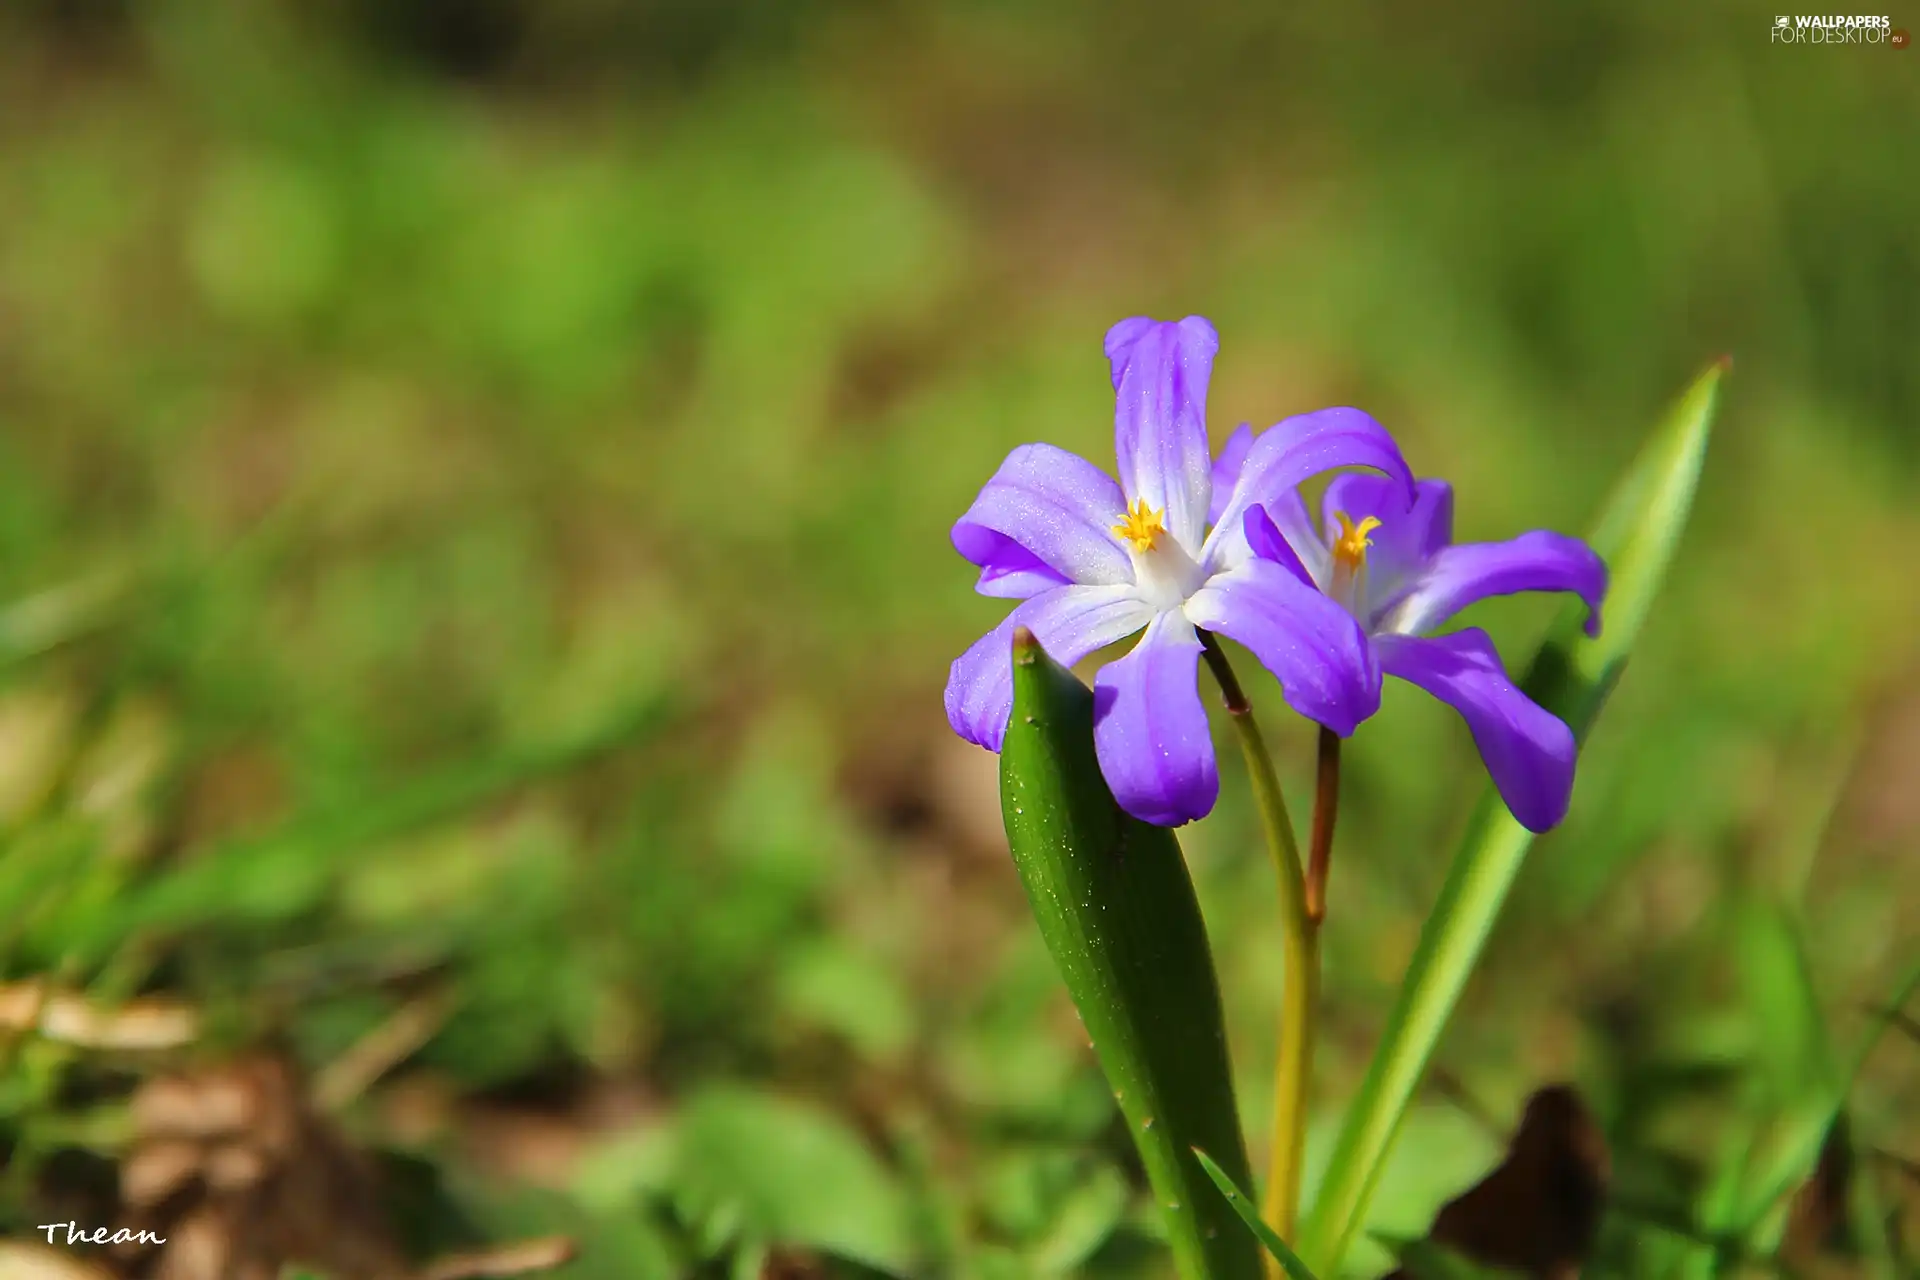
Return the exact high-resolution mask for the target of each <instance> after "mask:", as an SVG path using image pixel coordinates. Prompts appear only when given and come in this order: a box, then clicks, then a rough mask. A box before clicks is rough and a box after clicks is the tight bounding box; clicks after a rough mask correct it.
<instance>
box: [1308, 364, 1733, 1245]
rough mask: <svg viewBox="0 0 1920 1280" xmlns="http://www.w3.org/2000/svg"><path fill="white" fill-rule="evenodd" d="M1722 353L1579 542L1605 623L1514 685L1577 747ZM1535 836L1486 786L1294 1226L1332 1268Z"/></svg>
mask: <svg viewBox="0 0 1920 1280" xmlns="http://www.w3.org/2000/svg"><path fill="white" fill-rule="evenodd" d="M1726 368H1727V365H1726V363H1725V362H1724V361H1723V362H1721V363H1718V364H1715V365H1713V366H1712V367H1710V368H1709V369H1708V370H1707V371H1706V372H1705V373H1703V374H1701V375H1700V377H1699V378H1698V379H1696V380H1695V381H1694V383H1693V385H1692V386H1691V387H1690V388H1688V390H1687V391H1686V393H1685V394H1684V395H1682V396H1681V397H1680V400H1679V402H1678V403H1677V404H1676V405H1675V406H1674V408H1673V409H1672V411H1671V412H1670V413H1669V414H1668V416H1667V418H1666V420H1665V421H1664V422H1663V423H1662V425H1661V426H1660V427H1659V428H1658V429H1657V430H1656V431H1655V432H1654V434H1653V436H1652V438H1651V439H1650V440H1649V441H1648V442H1647V444H1646V445H1645V446H1643V447H1642V449H1641V451H1640V454H1639V456H1638V457H1637V458H1636V459H1635V460H1634V463H1633V466H1632V467H1631V468H1630V469H1629V470H1628V472H1627V474H1626V476H1625V477H1624V478H1623V479H1622V480H1621V482H1620V484H1619V485H1618V487H1617V488H1616V489H1615V490H1614V493H1613V496H1612V497H1611V498H1610V499H1609V500H1608V503H1607V506H1606V507H1605V509H1604V511H1603V513H1602V515H1601V517H1600V520H1599V522H1598V523H1597V525H1596V526H1595V528H1594V531H1593V533H1592V534H1591V535H1590V537H1589V539H1588V541H1589V542H1590V543H1591V544H1592V545H1593V547H1594V549H1595V550H1596V551H1598V552H1599V553H1600V554H1601V556H1602V557H1604V558H1605V559H1606V562H1607V565H1608V568H1609V570H1610V572H1611V577H1612V580H1611V584H1610V586H1609V589H1608V592H1607V600H1606V627H1605V629H1604V630H1603V631H1602V632H1601V634H1600V635H1599V636H1598V637H1593V638H1589V637H1588V636H1587V635H1585V634H1584V632H1583V631H1582V629H1581V624H1582V622H1583V620H1584V612H1585V611H1584V609H1583V608H1582V607H1581V606H1579V605H1578V604H1577V603H1574V604H1570V605H1569V607H1568V608H1567V609H1566V611H1565V612H1564V613H1563V615H1562V616H1561V618H1560V619H1559V621H1558V622H1557V623H1556V624H1555V626H1554V628H1553V630H1552V631H1551V632H1550V633H1549V634H1548V637H1547V639H1546V641H1545V642H1544V643H1543V644H1542V645H1541V647H1540V650H1539V652H1538V653H1537V654H1536V655H1535V656H1534V660H1533V663H1532V666H1531V667H1530V668H1529V670H1528V672H1527V676H1526V678H1525V680H1524V681H1523V682H1522V685H1523V687H1524V688H1525V689H1526V691H1527V693H1528V694H1529V695H1531V696H1532V697H1533V698H1534V700H1535V701H1537V702H1539V703H1540V705H1542V706H1544V707H1545V708H1547V709H1548V710H1549V711H1551V712H1553V713H1554V714H1555V715H1557V716H1559V717H1560V718H1561V719H1562V720H1565V721H1566V722H1567V724H1568V725H1569V726H1571V727H1572V729H1573V731H1574V734H1575V736H1576V737H1577V738H1579V739H1580V740H1582V741H1584V740H1585V738H1586V735H1587V732H1588V730H1589V729H1591V728H1592V726H1593V721H1594V717H1595V716H1597V715H1598V714H1599V712H1600V708H1601V706H1602V704H1604V703H1605V701H1606V699H1607V695H1608V694H1609V693H1610V692H1612V690H1613V686H1614V683H1615V682H1616V681H1617V680H1618V679H1619V676H1620V672H1621V670H1622V668H1623V667H1624V666H1625V665H1626V661H1627V657H1628V654H1629V653H1630V652H1631V651H1632V648H1633V644H1634V641H1635V640H1636V639H1637V638H1638V637H1639V634H1640V629H1641V627H1642V626H1643V625H1644V624H1645V622H1646V618H1647V612H1648V610H1649V609H1650V608H1651V607H1652V605H1653V600H1654V597H1655V596H1656V595H1657V594H1658V592H1659V589H1660V584H1661V582H1662V581H1663V580H1664V579H1665V577H1666V572H1667V566H1668V564H1669V563H1670V562H1671V561H1672V558H1673V552H1674V548H1675V546H1676V545H1677V544H1678V542H1679V540H1680V534H1681V532H1682V530H1683V529H1684V528H1685V526H1686V519H1687V512H1688V510H1689V509H1690V507H1691V506H1692V503H1693V494H1694V489H1695V486H1696V485H1697V483H1698V481H1699V478H1700V468H1701V464H1702V462H1703V461H1704V460H1705V457H1706V448H1707V437H1708V433H1709V429H1710V427H1711V425H1712V422H1713V414H1714V408H1715V406H1716V404H1717V402H1718V399H1719V388H1720V379H1721V377H1722V376H1723V375H1724V373H1725V372H1726ZM1532 843H1533V833H1532V832H1530V831H1528V830H1527V829H1526V828H1525V827H1523V826H1521V825H1520V824H1519V823H1518V822H1515V821H1514V819H1513V817H1512V815H1511V814H1509V813H1508V812H1507V810H1506V806H1505V805H1503V804H1502V803H1501V802H1500V798H1499V796H1498V795H1496V794H1495V793H1494V792H1493V790H1492V789H1491V788H1489V789H1488V791H1487V793H1486V795H1485V796H1484V797H1483V798H1482V800H1481V802H1480V806H1479V808H1478V809H1477V810H1475V812H1474V815H1473V818H1472V820H1471V822H1470V823H1469V824H1468V827H1467V831H1466V834H1465V836H1464V837H1463V838H1462V840H1461V843H1460V847H1459V849H1458V850H1457V851H1456V852H1455V853H1454V857H1453V862H1452V865H1451V866H1450V868H1449V869H1448V872H1447V879H1446V882H1445V884H1444V885H1443V886H1442V887H1441V890H1440V896H1439V899H1438V900H1437V901H1436V902H1435V903H1434V907H1433V911H1432V914H1430V915H1429V916H1428V917H1427V923H1426V925H1425V927H1424V928H1423V930H1422V931H1421V935H1420V944H1419V947H1418V949H1417V950H1416V951H1415V953H1414V958H1413V962H1412V964H1411V966H1410V967H1409V969H1408V972H1407V977H1406V979H1405V981H1404V982H1403V983H1402V985H1401V988H1400V994H1399V997H1398V999H1397V1000H1396V1002H1395V1004H1394V1008H1393V1012H1392V1013H1391V1014H1390V1015H1389V1016H1388V1019H1387V1024H1386V1026H1385V1027H1384V1028H1383V1029H1382V1032H1381V1039H1380V1043H1379V1046H1378V1047H1377V1048H1376V1049H1375V1051H1374V1057H1373V1061H1372V1063H1371V1065H1370V1066H1369V1068H1368V1071H1367V1076H1366V1079H1365V1081H1364V1082H1363V1083H1362V1084H1361V1087H1360V1092H1359V1094H1358V1095H1357V1096H1356V1097H1355V1099H1354V1102H1353V1105H1352V1107H1351V1108H1350V1109H1349V1110H1348V1112H1347V1115H1346V1118H1345V1120H1344V1121H1343V1123H1342V1126H1341V1132H1340V1137H1339V1140H1338V1142H1337V1143H1336V1145H1335V1147H1334V1153H1333V1157H1332V1160H1331V1162H1330V1163H1329V1165H1328V1167H1327V1173H1326V1176H1325V1178H1324V1179H1323V1181H1322V1182H1321V1190H1320V1195H1319V1197H1318V1199H1317V1200H1316V1201H1315V1203H1314V1207H1313V1212H1312V1214H1311V1215H1310V1216H1309V1217H1308V1219H1307V1222H1306V1226H1305V1229H1304V1231H1303V1234H1302V1241H1303V1243H1304V1245H1305V1253H1306V1256H1307V1257H1308V1258H1309V1259H1311V1260H1312V1261H1313V1262H1314V1264H1315V1265H1316V1266H1318V1267H1319V1268H1320V1269H1321V1270H1323V1271H1328V1272H1333V1271H1337V1270H1338V1267H1339V1262H1340V1259H1341V1257H1342V1256H1343V1255H1344V1254H1345V1252H1346V1249H1347V1245H1348V1243H1349V1242H1350V1241H1351V1240H1352V1239H1353V1238H1354V1236H1355V1234H1356V1233H1357V1232H1358V1231H1359V1230H1360V1228H1361V1226H1362V1225H1363V1223H1364V1221H1365V1218H1366V1212H1367V1206H1368V1203H1369V1201H1370V1200H1371V1198H1372V1194H1373V1188H1374V1186H1375V1184H1376V1183H1377V1182H1378V1181H1379V1178H1380V1174H1381V1170H1382V1169H1383V1168H1384V1167H1385V1164H1386V1160H1387V1156H1388V1154H1389V1152H1390V1151H1391V1150H1392V1147H1393V1141H1394V1137H1395V1135H1396V1134H1397V1133H1398V1131H1399V1128H1400V1122H1401V1120H1402V1118H1403V1117H1404V1116H1405V1114H1406V1110H1407V1107H1408V1104H1409V1103H1410V1102H1411V1101H1412V1099H1413V1093H1414V1090H1415V1088H1417V1087H1418V1085H1419V1083H1420V1078H1421V1076H1422V1075H1424V1074H1425V1072H1426V1068H1427V1064H1428V1062H1429V1061H1430V1060H1431V1059H1432V1056H1433V1050H1434V1046H1435V1045H1436V1044H1438V1043H1439V1040H1440V1034H1441V1032H1442V1031H1443V1030H1444V1029H1445V1027H1446V1025H1447V1021H1448V1019H1449V1018H1450V1017H1451V1016H1452V1013H1453V1009H1454V1006H1455V1005H1456V1004H1457V1003H1458V1002H1459V999H1460V993H1461V991H1462V990H1463V989H1464V988H1465V986H1466V982H1467V978H1468V977H1469V975H1471V974H1472V972H1473V967H1474V965H1475V963H1476V962H1477V961H1478V959H1479V957H1480V951H1481V948H1482V947H1483V946H1484V945H1485V943H1486V939H1487V936H1488V935H1489V934H1490V933H1491V932H1492V930H1493V926H1494V922H1495V921H1496V920H1497V919H1498V918H1499V915H1500V909H1501V906H1502V905H1503V904H1504V903H1505V902H1506V898H1507V893H1508V890H1509V889H1511V888H1512V886H1513V881H1514V877H1515V876H1516V875H1517V874H1519V871H1520V866H1521V863H1522V862H1523V861H1524V860H1525V858H1526V853H1527V850H1528V848H1529V847H1531V845H1532Z"/></svg>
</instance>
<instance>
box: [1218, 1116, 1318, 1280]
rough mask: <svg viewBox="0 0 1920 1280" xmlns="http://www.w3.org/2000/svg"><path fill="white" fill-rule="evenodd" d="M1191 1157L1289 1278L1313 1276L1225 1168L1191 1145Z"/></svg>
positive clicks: (1299, 1279)
mask: <svg viewBox="0 0 1920 1280" xmlns="http://www.w3.org/2000/svg"><path fill="white" fill-rule="evenodd" d="M1193 1158H1194V1159H1196V1160H1198V1161H1199V1162H1200V1167H1201V1168H1202V1169H1205V1170H1206V1171H1207V1176H1208V1177H1209V1178H1212V1179H1213V1185H1214V1186H1216V1187H1218V1188H1220V1194H1221V1195H1223V1196H1225V1197H1226V1198H1227V1203H1228V1204H1230V1205H1232V1206H1233V1211H1234V1212H1235V1213H1237V1214H1239V1215H1240V1221H1242V1222H1244V1223H1246V1224H1247V1230H1249V1231H1251V1232H1253V1234H1254V1237H1255V1238H1256V1239H1258V1240H1259V1241H1260V1243H1261V1244H1263V1245H1265V1246H1266V1248H1267V1252H1268V1253H1270V1254H1272V1255H1273V1260H1274V1261H1275V1262H1278V1263H1279V1264H1280V1268H1281V1270H1283V1271H1285V1272H1286V1273H1287V1274H1288V1275H1289V1276H1291V1277H1292V1280H1314V1275H1313V1272H1312V1271H1311V1270H1309V1269H1308V1268H1307V1264H1306V1263H1305V1262H1303V1261H1301V1260H1300V1255H1299V1254H1297V1253H1295V1252H1294V1251H1293V1250H1292V1249H1290V1248H1288V1247H1287V1242H1286V1241H1285V1240H1282V1239H1281V1238H1280V1233H1279V1232H1277V1231H1275V1230H1274V1229H1273V1228H1272V1227H1270V1226H1268V1225H1267V1224H1266V1223H1265V1222H1263V1221H1262V1220H1261V1218H1260V1211H1259V1210H1258V1209H1256V1208H1254V1206H1253V1201H1251V1200H1249V1199H1247V1197H1246V1195H1245V1194H1244V1193H1242V1192H1241V1190H1240V1188H1239V1187H1238V1186H1236V1185H1235V1184H1234V1181H1233V1179H1232V1178H1229V1177H1228V1176H1227V1174H1226V1171H1225V1170H1224V1169H1222V1168H1221V1167H1220V1166H1219V1165H1217V1164H1215V1163H1214V1162H1213V1157H1211V1156H1209V1155H1208V1154H1207V1153H1206V1152H1204V1151H1202V1150H1201V1149H1200V1148H1198V1147H1195V1148H1194V1149H1193Z"/></svg>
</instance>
